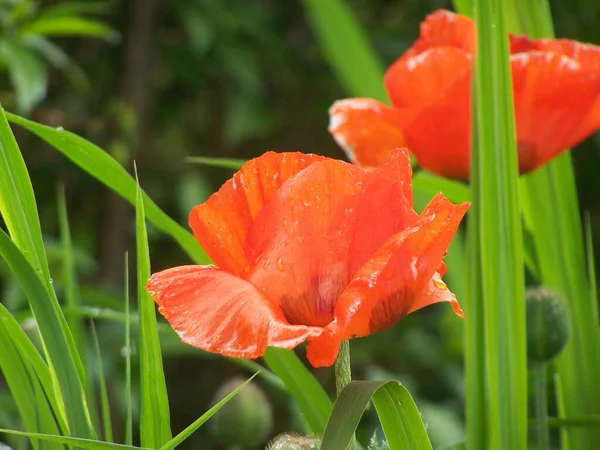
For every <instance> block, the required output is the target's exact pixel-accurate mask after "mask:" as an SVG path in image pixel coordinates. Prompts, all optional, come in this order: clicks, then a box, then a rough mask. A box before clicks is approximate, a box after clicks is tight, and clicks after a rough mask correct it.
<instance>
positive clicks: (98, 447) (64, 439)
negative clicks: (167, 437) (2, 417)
mask: <svg viewBox="0 0 600 450" xmlns="http://www.w3.org/2000/svg"><path fill="white" fill-rule="evenodd" d="M0 433H6V434H14V435H17V436H27V437H30V438H34V439H39V440H43V441H48V442H57V443H60V444H65V445H73V446H77V448H85V449H89V450H151V449H149V448H146V447H134V446H132V445H123V444H114V443H112V442H102V441H94V440H92V439H82V438H74V437H68V436H57V435H54V434H41V433H29V432H26V431H16V430H5V429H0Z"/></svg>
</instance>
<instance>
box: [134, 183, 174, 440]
mask: <svg viewBox="0 0 600 450" xmlns="http://www.w3.org/2000/svg"><path fill="white" fill-rule="evenodd" d="M137 186H138V188H137V191H136V202H135V209H136V220H135V223H136V226H135V229H136V243H137V244H136V249H137V289H138V305H139V309H140V377H141V378H140V385H141V408H140V436H141V441H142V445H143V446H146V447H151V448H158V447H160V446H162V445H163V444H165V443H166V442H168V441H169V440H170V439H171V426H170V423H169V399H168V397H167V385H166V383H165V373H164V370H163V364H162V354H161V351H160V341H159V339H158V330H157V327H156V309H155V307H154V300H152V297H151V296H150V294H149V293H148V292H147V291H146V283H147V282H148V279H149V278H150V254H149V250H148V235H147V233H146V216H145V214H144V198H143V197H142V190H141V188H140V187H139V184H138V185H137Z"/></svg>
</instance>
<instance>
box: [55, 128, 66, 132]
mask: <svg viewBox="0 0 600 450" xmlns="http://www.w3.org/2000/svg"><path fill="white" fill-rule="evenodd" d="M56 131H65V129H64V128H63V127H56Z"/></svg>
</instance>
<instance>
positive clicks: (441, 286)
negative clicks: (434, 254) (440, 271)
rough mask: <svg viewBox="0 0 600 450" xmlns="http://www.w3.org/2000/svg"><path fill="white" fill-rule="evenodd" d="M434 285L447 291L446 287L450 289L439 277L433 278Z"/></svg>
mask: <svg viewBox="0 0 600 450" xmlns="http://www.w3.org/2000/svg"><path fill="white" fill-rule="evenodd" d="M433 285H434V286H435V287H436V288H438V289H441V290H442V291H445V290H446V289H448V286H446V284H445V283H444V282H443V281H442V280H439V279H436V278H434V279H433Z"/></svg>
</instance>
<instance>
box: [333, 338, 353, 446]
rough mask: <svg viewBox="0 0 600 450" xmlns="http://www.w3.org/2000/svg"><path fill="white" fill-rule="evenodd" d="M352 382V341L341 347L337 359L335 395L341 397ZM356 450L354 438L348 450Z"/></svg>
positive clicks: (344, 343) (345, 342)
mask: <svg viewBox="0 0 600 450" xmlns="http://www.w3.org/2000/svg"><path fill="white" fill-rule="evenodd" d="M351 381H352V368H351V367H350V341H344V342H342V343H341V345H340V352H339V353H338V356H337V358H336V359H335V393H336V396H337V397H339V396H340V394H341V393H342V391H343V390H344V388H345V387H346V386H347V385H348V384H349V383H350V382H351ZM355 449H356V436H352V439H351V440H350V444H348V448H347V450H355Z"/></svg>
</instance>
